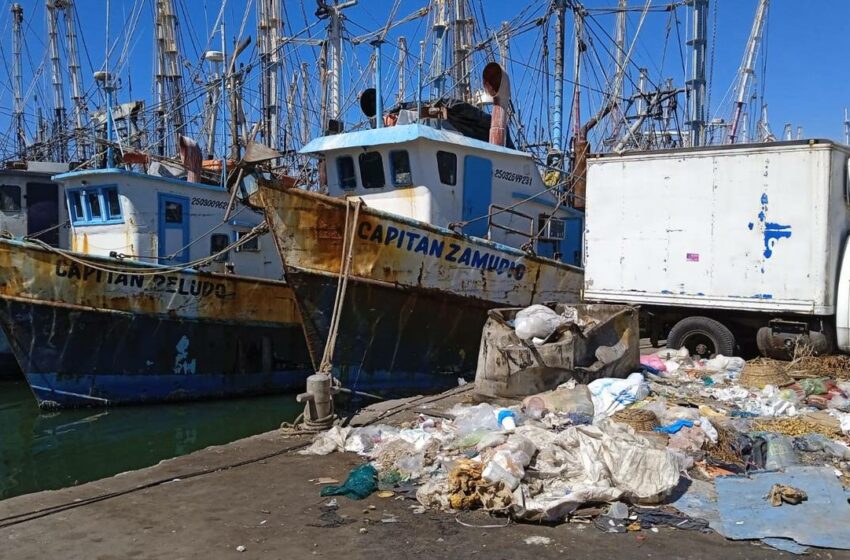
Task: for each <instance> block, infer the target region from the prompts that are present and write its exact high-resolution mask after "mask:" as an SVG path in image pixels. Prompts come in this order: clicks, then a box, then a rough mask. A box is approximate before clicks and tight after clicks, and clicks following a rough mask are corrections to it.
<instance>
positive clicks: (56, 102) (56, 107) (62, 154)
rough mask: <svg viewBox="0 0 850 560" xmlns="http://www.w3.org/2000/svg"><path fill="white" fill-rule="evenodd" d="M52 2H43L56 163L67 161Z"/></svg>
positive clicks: (64, 116)
mask: <svg viewBox="0 0 850 560" xmlns="http://www.w3.org/2000/svg"><path fill="white" fill-rule="evenodd" d="M57 4H58V3H57V2H55V1H54V0H45V7H46V8H47V37H48V48H49V51H50V74H51V82H52V84H53V126H52V129H53V130H52V136H53V157H54V158H55V160H56V161H66V160H67V159H68V150H67V139H66V138H65V123H66V121H65V118H66V114H65V88H64V86H63V84H62V67H61V64H60V61H59V31H58V27H59V15H58V13H57V11H58V8H59V6H58V5H57Z"/></svg>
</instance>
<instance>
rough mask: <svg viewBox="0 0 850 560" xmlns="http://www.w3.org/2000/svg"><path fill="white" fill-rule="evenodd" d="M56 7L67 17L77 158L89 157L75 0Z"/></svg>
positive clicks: (62, 0)
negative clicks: (75, 18) (85, 130)
mask: <svg viewBox="0 0 850 560" xmlns="http://www.w3.org/2000/svg"><path fill="white" fill-rule="evenodd" d="M55 4H56V7H57V8H60V9H61V10H62V14H63V16H64V19H65V53H66V57H67V62H68V77H69V78H70V79H71V103H72V105H73V113H74V136H75V138H76V140H75V144H76V146H75V148H76V154H75V156H76V158H77V159H78V160H85V159H87V158H88V144H87V142H86V136H85V133H84V130H83V129H84V128H85V119H84V113H85V112H86V99H85V96H84V95H83V77H82V76H83V74H82V69H81V67H80V57H79V54H78V53H79V50H80V49H79V43H78V42H77V26H76V22H75V20H74V1H73V0H56V1H55Z"/></svg>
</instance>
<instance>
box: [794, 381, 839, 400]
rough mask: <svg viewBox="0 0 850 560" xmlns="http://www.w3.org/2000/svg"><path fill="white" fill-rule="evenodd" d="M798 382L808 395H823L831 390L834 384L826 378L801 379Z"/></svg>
mask: <svg viewBox="0 0 850 560" xmlns="http://www.w3.org/2000/svg"><path fill="white" fill-rule="evenodd" d="M797 384H798V385H800V387H802V389H803V391H805V393H806V396H807V397H808V396H809V395H823V394H825V393H826V392H827V391H829V389H830V386H833V384H832V383H830V382H829V381H828V380H826V379H801V380H800V381H798V382H797Z"/></svg>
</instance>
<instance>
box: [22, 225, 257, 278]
mask: <svg viewBox="0 0 850 560" xmlns="http://www.w3.org/2000/svg"><path fill="white" fill-rule="evenodd" d="M267 231H268V226H266V223H265V222H263V223H261V224H260V225H258V226H256V227H255V228H253V229H252V230H251V231H249V232H248V233H246V234H245V235H243V236H242V237H241V238H240V239H238V240H236V241H234V242H233V243H231V244H230V245H228V246H226V247H224V248H223V249H221V250H220V251H217V252H215V253H213V254H211V255H209V256H207V257H203V258H200V259H197V260H194V261H190V262H187V263H184V264H181V265H179V266H177V265H173V266H164V265H153V264H150V265H143V266H140V267H131V266H111V265H104V264H99V263H97V262H95V261H93V260H88V259H85V258H82V257H78V256H77V255H75V254H74V253H72V252H71V251H66V250H64V249H59V248H58V247H53V246H52V245H49V244H47V243H45V242H44V241H42V240H41V239H29V240H28V241H29V242H30V243H34V244H36V245H38V246H39V247H41V248H42V249H45V250H46V251H49V252H51V253H56V254H57V255H61V256H62V257H64V258H66V259H68V260H69V261H72V262H75V263H77V264H79V265H82V266H87V267H89V268H92V269H94V270H99V271H101V272H107V273H115V274H134V275H137V276H159V275H164V274H173V273H175V272H182V271H184V270H186V269H189V268H195V267H201V266H204V265H206V264H209V263H211V262H214V261H215V260H216V259H217V258H218V257H220V256H221V255H223V254H225V253H227V252H228V251H231V250H235V249H236V248H238V247H241V246H242V245H244V244H245V243H248V242H249V241H251V240H253V239H254V238H255V237H259V236H260V235H263V234H265V233H266V232H267ZM147 266H150V267H151V268H146V267H147ZM154 267H155V268H154Z"/></svg>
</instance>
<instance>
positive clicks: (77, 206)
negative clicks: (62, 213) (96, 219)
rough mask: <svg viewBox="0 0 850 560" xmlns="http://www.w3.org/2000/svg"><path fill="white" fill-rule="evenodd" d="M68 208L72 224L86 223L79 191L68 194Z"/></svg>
mask: <svg viewBox="0 0 850 560" xmlns="http://www.w3.org/2000/svg"><path fill="white" fill-rule="evenodd" d="M68 206H69V207H70V209H71V221H72V222H74V223H78V222H84V221H86V214H85V212H83V197H82V196H81V193H80V191H71V192H69V193H68Z"/></svg>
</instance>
